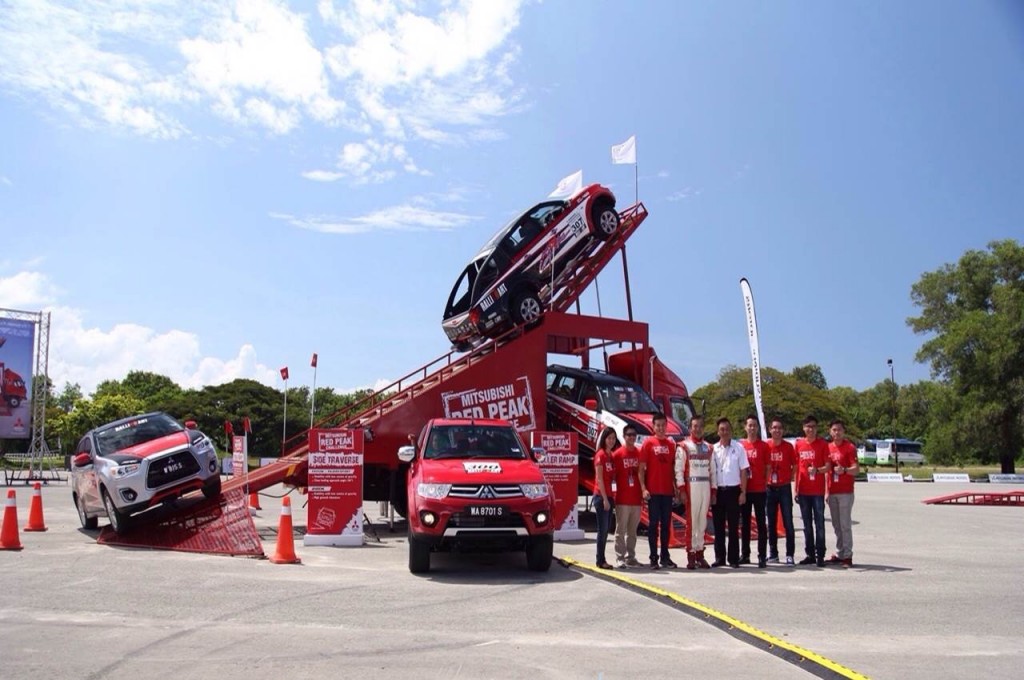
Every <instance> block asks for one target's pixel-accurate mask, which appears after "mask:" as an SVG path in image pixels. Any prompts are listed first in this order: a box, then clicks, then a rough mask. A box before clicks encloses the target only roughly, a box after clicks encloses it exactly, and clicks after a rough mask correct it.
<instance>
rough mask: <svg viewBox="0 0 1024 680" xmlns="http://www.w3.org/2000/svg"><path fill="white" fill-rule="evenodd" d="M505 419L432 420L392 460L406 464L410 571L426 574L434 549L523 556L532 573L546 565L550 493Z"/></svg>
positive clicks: (534, 453) (532, 454) (534, 455)
mask: <svg viewBox="0 0 1024 680" xmlns="http://www.w3.org/2000/svg"><path fill="white" fill-rule="evenodd" d="M542 455H543V452H542V450H540V449H533V450H530V449H527V448H526V447H525V446H523V442H522V440H521V439H520V438H519V434H518V433H517V432H516V430H515V428H514V427H513V426H512V425H511V424H510V423H509V422H507V421H504V420H471V419H447V418H435V419H433V420H431V421H429V422H428V423H427V424H426V426H424V428H423V430H422V431H421V432H420V435H419V437H418V439H417V443H416V446H403V447H401V448H400V449H399V450H398V457H399V459H400V460H402V461H403V462H406V463H410V466H409V474H408V478H407V493H408V498H409V515H408V518H409V571H411V572H413V573H423V572H427V571H429V570H430V556H431V553H433V552H438V551H452V550H466V551H486V550H499V551H515V550H524V551H525V552H526V563H527V566H528V567H529V568H530V569H532V570H533V571H547V570H548V569H549V568H550V567H551V559H552V549H553V537H554V527H553V526H552V522H551V508H552V505H553V504H554V496H553V495H552V491H551V487H550V485H548V483H547V482H546V481H545V480H544V475H543V474H542V473H541V470H540V467H538V465H537V459H538V458H539V457H540V456H542Z"/></svg>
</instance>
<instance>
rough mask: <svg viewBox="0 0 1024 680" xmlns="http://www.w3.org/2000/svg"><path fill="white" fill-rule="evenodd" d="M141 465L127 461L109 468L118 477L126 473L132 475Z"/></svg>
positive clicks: (124, 475)
mask: <svg viewBox="0 0 1024 680" xmlns="http://www.w3.org/2000/svg"><path fill="white" fill-rule="evenodd" d="M140 467H142V466H141V465H140V464H139V463H128V464H126V465H118V466H117V467H115V468H112V469H111V472H112V473H113V475H114V476H115V477H117V478H118V479H120V478H122V477H127V476H128V475H134V474H135V473H136V472H138V471H139V468H140Z"/></svg>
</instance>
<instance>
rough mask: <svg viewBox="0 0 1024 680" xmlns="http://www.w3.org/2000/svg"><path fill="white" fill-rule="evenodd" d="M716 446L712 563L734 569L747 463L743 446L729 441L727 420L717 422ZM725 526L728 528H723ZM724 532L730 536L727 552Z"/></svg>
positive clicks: (731, 439) (744, 500) (736, 566)
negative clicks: (713, 558) (727, 565)
mask: <svg viewBox="0 0 1024 680" xmlns="http://www.w3.org/2000/svg"><path fill="white" fill-rule="evenodd" d="M717 425H718V443H717V444H715V449H714V453H713V454H712V464H713V465H714V466H715V479H716V481H717V483H718V489H717V493H716V494H715V496H716V498H715V503H714V505H713V506H712V508H711V517H712V519H713V520H714V523H715V563H714V564H712V565H711V566H713V567H724V566H725V565H726V563H727V562H728V564H729V566H730V567H733V568H734V569H736V568H738V567H739V566H740V505H742V504H743V503H745V502H746V500H747V478H748V477H749V476H750V463H749V462H748V461H747V452H746V450H744V448H743V445H742V444H740V443H739V442H737V441H733V438H732V423H730V422H729V419H728V418H719V419H718V423H717ZM726 526H728V529H727V528H726ZM726 531H728V536H729V546H728V551H727V550H726V538H725V537H726Z"/></svg>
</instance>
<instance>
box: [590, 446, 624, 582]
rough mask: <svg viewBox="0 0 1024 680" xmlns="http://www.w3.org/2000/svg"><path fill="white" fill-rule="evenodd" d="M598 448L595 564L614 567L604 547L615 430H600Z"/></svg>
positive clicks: (595, 470)
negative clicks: (599, 444) (606, 556)
mask: <svg viewBox="0 0 1024 680" xmlns="http://www.w3.org/2000/svg"><path fill="white" fill-rule="evenodd" d="M599 441H600V442H601V446H600V448H598V449H597V451H596V452H594V483H595V486H596V487H597V488H596V489H595V490H594V512H595V513H596V514H597V566H598V567H599V568H601V569H614V567H612V565H610V564H608V560H606V559H605V548H606V547H607V545H608V526H609V525H610V524H611V521H612V506H613V505H614V502H613V501H612V479H614V477H615V466H614V464H613V463H612V452H613V451H615V449H617V448H619V437H618V435H616V434H615V430H613V429H612V428H610V427H606V428H605V429H604V430H603V431H602V432H601V439H600V440H599Z"/></svg>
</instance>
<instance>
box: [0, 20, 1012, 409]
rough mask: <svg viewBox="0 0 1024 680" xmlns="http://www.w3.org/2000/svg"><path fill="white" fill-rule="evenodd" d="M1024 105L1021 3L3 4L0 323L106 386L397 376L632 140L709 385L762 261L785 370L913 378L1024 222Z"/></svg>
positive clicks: (618, 287) (613, 278) (71, 373)
mask: <svg viewBox="0 0 1024 680" xmlns="http://www.w3.org/2000/svg"><path fill="white" fill-rule="evenodd" d="M1021 121H1024V10H1021V9H1020V8H1019V5H1016V4H1015V3H1012V2H1009V1H1007V2H952V1H940V2H916V1H907V2H898V3H888V2H861V3H839V2H821V3H811V2H803V3H797V2H772V3H755V2H732V3H704V2H700V3H698V2H653V1H651V2H636V3H623V2H599V1H593V2H583V1H582V0H579V1H562V2H560V1H547V2H529V1H526V2H515V1H503V0H481V1H479V2H469V1H465V2H454V1H447V2H423V3H420V2H412V1H411V0H410V1H395V2H351V3H348V2H338V1H333V2H332V1H331V0H321V1H320V2H313V1H307V2H292V3H282V2H274V1H272V0H240V1H239V2H225V3H178V2H173V1H171V0H148V1H145V2H144V1H142V0H117V1H116V2H95V1H84V0H83V1H80V2H61V3H58V2H43V1H41V0H0V234H2V240H0V307H5V308H15V309H28V310H36V309H47V310H50V311H52V315H53V316H52V318H53V334H52V338H51V356H50V373H51V377H52V378H53V379H54V380H55V381H56V382H57V384H58V385H62V384H63V383H64V382H65V381H71V382H77V383H79V384H81V386H82V387H83V388H84V389H85V391H86V392H87V393H88V392H90V391H91V390H92V389H93V388H94V387H95V385H96V384H97V383H98V382H99V381H101V380H103V379H106V378H121V377H123V376H124V374H125V373H126V372H127V371H128V370H132V369H144V370H152V371H156V372H159V373H162V374H165V375H169V376H170V377H172V378H173V379H174V380H176V381H177V382H179V383H180V384H182V385H187V386H200V385H204V384H216V383H221V382H225V381H229V380H232V379H234V378H237V377H251V378H255V379H257V380H260V381H262V382H265V383H267V384H269V385H274V386H277V387H280V386H281V383H280V380H279V378H278V374H277V369H278V368H279V367H281V366H284V365H288V366H289V367H290V368H291V377H292V379H291V382H290V385H292V386H295V385H298V384H308V383H309V382H311V380H312V369H310V368H309V358H310V355H311V353H312V352H318V353H319V357H320V362H319V369H318V374H317V384H318V385H319V386H333V387H335V388H336V389H338V390H340V391H349V390H351V389H354V388H357V387H368V386H375V385H377V386H382V385H383V384H386V383H387V382H389V381H390V380H393V379H396V378H399V377H401V376H403V375H405V374H406V373H408V372H411V371H413V370H415V369H416V368H418V367H419V366H421V365H422V364H425V363H427V362H429V361H431V360H432V359H434V358H435V357H437V356H439V355H441V354H443V353H445V352H446V351H447V350H448V343H447V341H446V339H445V337H444V334H443V332H442V330H441V325H440V322H441V313H442V310H443V306H444V303H445V300H446V298H447V295H448V293H449V290H450V288H451V285H452V284H453V283H454V281H455V277H456V276H457V274H458V273H459V272H460V270H461V268H462V267H463V266H464V264H465V262H466V261H467V260H468V259H469V258H470V257H471V256H472V255H473V254H474V253H475V252H476V251H477V249H478V248H479V247H480V245H482V244H483V243H484V241H486V240H487V239H488V238H489V237H490V236H491V235H492V233H493V232H494V231H495V230H496V229H497V228H498V227H499V226H500V225H501V224H503V223H504V222H505V221H506V220H507V219H508V218H509V217H510V216H511V215H512V214H514V213H515V212H517V211H519V210H521V209H523V208H525V207H527V206H529V205H531V204H533V203H534V202H537V201H539V200H541V199H542V198H544V197H545V196H546V195H547V194H548V192H549V191H551V190H552V188H553V187H554V186H555V184H556V183H557V182H558V180H559V179H561V178H562V177H564V176H565V175H568V174H569V173H571V172H574V171H575V170H578V169H582V170H583V173H584V180H585V181H586V182H588V183H589V182H600V183H603V184H607V185H609V186H610V187H612V189H613V190H614V191H615V192H616V194H617V195H618V197H619V205H620V206H621V207H625V206H626V205H628V204H630V203H632V202H633V193H634V183H633V167H632V166H626V165H612V164H611V163H610V157H609V149H610V147H611V145H612V144H616V143H619V142H621V141H623V140H625V139H626V138H627V137H629V136H630V135H633V134H635V135H637V149H638V161H639V166H638V169H639V194H640V199H641V200H642V201H643V202H644V203H645V204H646V206H647V208H648V210H649V211H650V217H649V218H648V219H647V221H646V222H645V223H644V225H643V226H642V227H641V228H640V230H639V231H638V232H637V233H636V234H635V235H634V236H633V237H632V239H631V241H630V243H629V249H628V253H629V255H628V256H629V270H630V279H631V284H632V297H633V306H634V315H635V318H637V319H638V320H642V321H646V322H648V323H649V324H650V329H651V342H652V344H653V345H654V347H655V348H657V350H658V352H659V354H660V355H661V357H662V359H663V360H665V361H666V362H667V363H668V364H669V365H670V366H672V367H673V368H674V369H675V370H676V371H677V372H679V373H680V374H681V375H683V377H684V378H685V379H686V381H687V382H688V384H689V385H690V387H691V388H696V387H699V386H701V385H703V384H706V383H707V382H709V381H710V380H713V379H714V377H715V376H716V374H717V373H718V371H719V370H720V369H721V368H722V367H724V366H726V365H729V364H735V365H748V364H749V360H750V356H749V351H748V348H747V344H746V336H745V325H744V317H743V306H742V298H741V296H740V290H739V285H738V281H739V279H740V277H743V276H746V277H747V278H748V279H749V280H750V282H751V284H752V287H753V291H754V297H755V302H756V305H757V312H758V322H759V327H760V333H761V351H762V360H763V362H764V364H766V365H769V366H774V367H776V368H779V369H782V370H789V369H791V368H792V367H793V366H796V365H801V364H807V363H816V364H819V365H820V366H821V367H822V368H823V370H824V372H825V376H826V378H827V379H828V381H829V383H830V385H850V386H852V387H855V388H858V389H863V388H866V387H869V386H870V385H873V384H874V383H876V382H878V381H880V380H882V379H884V378H886V377H887V376H888V369H887V367H886V359H887V358H889V357H892V358H893V360H894V362H895V370H896V379H897V381H898V382H901V383H904V382H910V381H914V380H919V379H924V378H927V377H928V375H929V373H928V368H927V367H926V366H923V365H920V364H916V363H914V359H913V357H914V354H915V352H916V351H917V348H918V347H919V346H920V344H921V342H922V338H921V337H919V336H915V335H914V334H913V333H912V332H911V331H910V330H909V329H908V328H907V326H906V324H905V319H906V317H908V316H911V315H913V314H914V313H915V309H914V307H913V306H912V304H911V302H910V287H911V285H912V284H913V283H914V282H915V281H917V280H918V278H919V277H920V275H921V274H922V273H923V272H926V271H931V270H934V269H936V268H938V267H940V266H942V265H943V264H944V263H948V262H954V261H956V260H957V259H958V258H959V257H960V255H961V254H962V253H963V251H965V250H967V249H970V248H984V247H985V246H986V244H987V243H988V242H989V241H991V240H993V239H1002V238H1016V239H1021V237H1022V236H1024V191H1022V187H1024V163H1022V162H1021V159H1022V158H1024V125H1022V124H1021ZM621 278H622V277H621V268H620V267H619V266H618V265H617V263H613V264H612V265H611V266H610V267H609V268H608V269H607V270H606V272H605V273H604V274H602V276H601V277H600V279H599V285H600V291H601V306H602V311H603V313H605V314H606V315H610V316H617V317H624V316H625V305H624V296H623V292H622V283H621ZM583 309H584V311H587V312H590V313H596V309H597V304H596V295H595V291H594V290H593V289H592V290H590V291H588V292H587V293H585V294H584V299H583ZM563 360H567V358H563Z"/></svg>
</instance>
